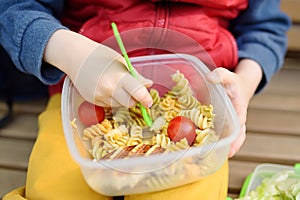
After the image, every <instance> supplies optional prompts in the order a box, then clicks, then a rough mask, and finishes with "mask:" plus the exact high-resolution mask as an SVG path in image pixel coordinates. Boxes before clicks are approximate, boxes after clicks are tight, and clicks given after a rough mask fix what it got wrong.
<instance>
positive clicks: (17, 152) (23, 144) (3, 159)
mask: <svg viewBox="0 0 300 200" xmlns="http://www.w3.org/2000/svg"><path fill="white" fill-rule="evenodd" d="M33 143H34V142H33V141H27V140H15V139H8V138H0V167H1V166H2V167H5V168H15V169H27V165H28V160H29V156H30V153H31V150H32V147H33Z"/></svg>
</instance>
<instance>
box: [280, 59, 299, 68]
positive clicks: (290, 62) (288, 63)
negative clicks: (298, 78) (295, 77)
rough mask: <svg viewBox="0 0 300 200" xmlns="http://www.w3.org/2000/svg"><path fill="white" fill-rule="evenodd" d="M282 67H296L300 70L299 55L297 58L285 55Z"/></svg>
mask: <svg viewBox="0 0 300 200" xmlns="http://www.w3.org/2000/svg"><path fill="white" fill-rule="evenodd" d="M283 69H297V70H300V57H298V58H289V57H285V59H284V64H283Z"/></svg>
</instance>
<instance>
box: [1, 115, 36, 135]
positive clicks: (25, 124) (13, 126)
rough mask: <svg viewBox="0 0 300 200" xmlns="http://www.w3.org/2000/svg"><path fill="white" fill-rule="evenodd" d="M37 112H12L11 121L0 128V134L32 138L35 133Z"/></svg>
mask: <svg viewBox="0 0 300 200" xmlns="http://www.w3.org/2000/svg"><path fill="white" fill-rule="evenodd" d="M37 116H38V115H37V114H34V113H14V116H13V118H12V121H10V122H9V123H8V124H7V125H6V126H5V127H3V128H2V129H0V136H2V137H12V138H20V139H21V138H24V139H31V140H34V139H35V138H36V135H37V131H38V125H37Z"/></svg>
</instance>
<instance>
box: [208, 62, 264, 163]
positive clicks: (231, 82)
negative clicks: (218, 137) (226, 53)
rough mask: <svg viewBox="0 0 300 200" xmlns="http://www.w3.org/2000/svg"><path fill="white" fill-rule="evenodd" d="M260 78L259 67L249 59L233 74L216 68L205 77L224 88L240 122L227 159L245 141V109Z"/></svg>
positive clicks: (241, 63)
mask: <svg viewBox="0 0 300 200" xmlns="http://www.w3.org/2000/svg"><path fill="white" fill-rule="evenodd" d="M261 77H262V71H261V68H260V66H259V65H258V64H257V63H256V62H254V61H252V60H249V59H245V60H242V61H241V62H240V63H239V65H238V66H237V68H236V70H235V72H231V71H229V70H227V69H225V68H217V69H215V70H213V71H212V72H210V73H209V74H208V75H207V79H208V81H210V82H211V83H213V84H218V83H221V84H222V85H223V86H224V88H225V90H226V93H227V94H228V96H229V98H230V99H231V102H232V104H233V106H234V108H235V110H236V112H237V115H238V118H239V121H240V134H239V136H238V138H237V139H236V140H235V141H234V142H233V143H232V144H231V149H230V152H229V157H232V156H233V155H234V154H235V153H236V152H237V151H238V150H239V149H240V147H241V146H242V145H243V143H244V141H245V139H246V118H247V109H248V105H249V101H250V99H251V97H252V96H253V94H254V92H255V90H256V88H257V86H258V84H259V82H260V80H261Z"/></svg>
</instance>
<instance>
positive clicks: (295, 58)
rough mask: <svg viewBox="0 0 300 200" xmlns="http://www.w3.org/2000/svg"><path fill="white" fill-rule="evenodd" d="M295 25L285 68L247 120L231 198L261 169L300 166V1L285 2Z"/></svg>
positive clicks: (256, 99)
mask: <svg viewBox="0 0 300 200" xmlns="http://www.w3.org/2000/svg"><path fill="white" fill-rule="evenodd" d="M281 8H282V10H283V11H284V12H285V13H287V14H288V15H289V16H290V17H291V19H292V21H293V24H292V27H291V29H290V30H289V32H288V39H289V42H288V53H287V55H286V59H285V64H284V67H283V68H282V69H281V70H280V72H279V73H278V74H276V75H275V76H274V77H273V79H272V80H271V83H270V84H269V85H268V86H267V87H266V88H265V90H264V91H263V92H262V93H261V94H259V95H257V96H255V97H254V98H253V99H252V101H251V103H250V106H249V110H248V116H247V139H246V142H245V144H244V145H243V147H242V148H241V150H240V151H239V152H238V153H237V154H236V155H235V156H234V157H233V158H232V159H231V160H230V162H229V169H230V174H229V188H228V191H229V196H231V197H237V196H238V195H239V193H240V189H241V187H242V184H243V182H244V180H245V178H246V177H247V175H248V174H250V173H251V172H252V171H253V170H254V169H255V167H256V166H257V165H259V164H261V163H276V164H283V165H290V166H293V165H294V164H295V163H299V162H300V148H299V147H300V85H299V84H300V40H299V36H300V14H299V9H300V1H299V0H282V4H281Z"/></svg>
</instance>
